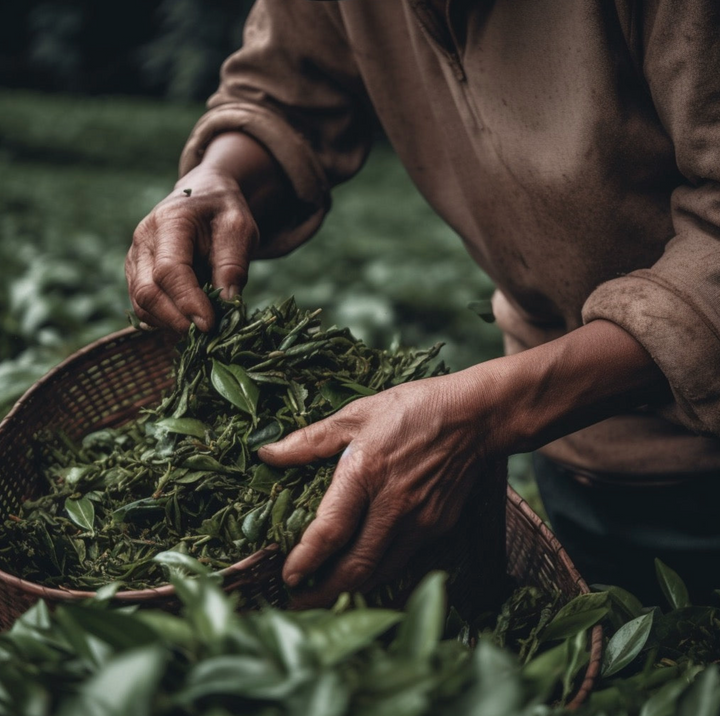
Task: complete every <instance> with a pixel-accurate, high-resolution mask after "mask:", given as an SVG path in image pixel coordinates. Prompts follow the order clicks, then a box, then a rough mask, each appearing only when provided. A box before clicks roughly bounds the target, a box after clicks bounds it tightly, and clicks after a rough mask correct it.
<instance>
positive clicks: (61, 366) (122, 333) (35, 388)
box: [0, 326, 142, 434]
mask: <svg viewBox="0 0 720 716" xmlns="http://www.w3.org/2000/svg"><path fill="white" fill-rule="evenodd" d="M140 333H142V331H140V330H138V329H137V328H133V326H128V327H127V328H123V329H121V330H119V331H115V332H114V333H110V334H108V335H107V336H103V337H102V338H98V339H97V340H96V341H93V342H92V343H88V345H86V346H83V347H82V348H79V349H78V350H76V351H75V352H74V353H72V354H71V355H69V356H68V357H67V358H65V359H64V360H63V361H61V362H60V363H58V364H57V365H56V366H55V367H54V368H51V369H50V370H49V371H48V372H47V373H45V375H44V376H42V378H39V379H38V380H36V381H35V382H34V383H33V384H32V385H31V386H30V387H29V388H28V389H27V390H26V391H25V392H24V393H23V394H22V395H21V396H20V397H19V398H18V399H17V401H15V404H14V405H13V407H12V408H11V409H10V412H9V413H8V414H7V415H6V416H5V417H4V418H3V419H2V420H0V434H2V432H3V430H5V428H6V426H7V425H8V423H10V420H11V419H12V418H14V417H15V415H16V413H18V412H20V411H21V410H22V408H23V406H24V404H25V403H26V402H28V401H29V400H30V399H31V398H32V397H33V396H34V395H35V393H37V392H40V391H41V390H43V388H45V386H46V385H47V384H48V383H52V381H53V380H54V379H55V377H56V376H58V375H62V374H63V372H64V371H65V369H66V368H67V367H68V365H71V364H72V363H74V362H75V361H77V360H78V358H81V357H82V356H85V355H87V354H88V353H92V352H93V351H95V350H97V349H98V348H101V347H102V346H103V345H105V344H109V343H114V342H115V341H117V340H121V339H123V338H125V337H126V336H129V335H135V334H140Z"/></svg>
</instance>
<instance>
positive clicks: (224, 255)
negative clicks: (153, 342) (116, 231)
mask: <svg viewBox="0 0 720 716" xmlns="http://www.w3.org/2000/svg"><path fill="white" fill-rule="evenodd" d="M185 190H191V191H190V193H189V195H188V193H187V192H186V191H185ZM257 242H258V229H257V225H256V223H255V220H254V218H253V216H252V214H251V212H250V208H249V207H248V203H247V201H246V200H245V198H244V196H243V194H242V193H241V191H240V189H239V187H238V182H237V181H236V179H235V178H234V177H233V176H232V175H231V174H229V173H227V172H225V171H223V170H222V169H218V168H216V167H210V168H208V167H207V166H204V165H203V164H200V165H199V166H197V167H196V168H195V169H193V170H192V171H191V172H189V173H188V174H186V175H185V176H184V177H183V178H182V179H181V180H180V181H179V182H178V183H177V184H176V185H175V190H174V191H173V192H172V193H171V194H170V195H169V196H168V197H167V198H166V199H164V200H163V201H162V202H160V204H158V205H157V206H156V207H155V208H154V209H153V210H152V211H151V212H150V214H148V216H146V217H145V218H144V219H143V220H142V221H141V222H140V224H139V226H138V227H137V229H136V231H135V234H134V237H133V243H132V246H131V248H130V251H129V252H128V256H127V260H126V261H125V273H126V276H127V281H128V289H129V292H130V300H131V302H132V305H133V308H134V309H135V313H136V314H137V316H138V318H139V319H140V320H141V321H143V322H144V323H147V324H148V325H150V326H156V327H160V328H171V329H173V330H175V331H177V332H178V333H184V332H186V331H187V330H188V328H189V327H190V322H191V321H192V322H193V323H195V325H196V326H197V327H198V328H199V329H200V330H201V331H207V330H209V329H210V327H211V326H212V324H213V321H214V315H213V310H212V307H211V305H210V301H209V300H208V298H207V296H206V295H205V293H204V292H203V291H202V289H201V287H200V283H199V281H198V276H197V273H196V271H198V270H200V271H203V272H206V273H207V275H209V276H211V280H212V284H213V286H214V287H216V288H222V289H223V294H222V295H223V296H224V297H225V298H232V297H233V296H235V295H237V294H238V293H239V292H240V291H241V290H242V288H243V287H244V285H245V283H246V281H247V271H248V263H249V260H250V255H251V254H252V252H253V251H254V249H255V247H256V245H257Z"/></svg>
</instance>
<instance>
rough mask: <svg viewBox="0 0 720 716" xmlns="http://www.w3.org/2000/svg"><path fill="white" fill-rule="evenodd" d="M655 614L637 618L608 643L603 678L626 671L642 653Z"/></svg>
mask: <svg viewBox="0 0 720 716" xmlns="http://www.w3.org/2000/svg"><path fill="white" fill-rule="evenodd" d="M653 616H654V612H649V613H648V614H644V615H643V616H640V617H637V618H635V619H633V620H632V621H630V622H628V623H627V624H625V625H624V626H622V627H620V629H618V630H617V631H616V632H615V634H613V636H612V639H610V641H609V642H608V645H607V647H606V649H605V653H604V657H603V668H602V674H603V676H605V677H607V676H612V675H613V674H616V673H617V672H618V671H620V670H621V669H624V668H625V667H626V666H627V665H628V664H630V662H632V661H633V659H635V657H636V656H637V655H638V654H639V653H640V652H641V651H642V649H643V647H644V646H645V643H646V642H647V640H648V637H649V636H650V630H651V629H652V623H653Z"/></svg>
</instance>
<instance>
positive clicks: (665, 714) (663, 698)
mask: <svg viewBox="0 0 720 716" xmlns="http://www.w3.org/2000/svg"><path fill="white" fill-rule="evenodd" d="M688 686H689V682H688V680H687V678H686V677H685V676H684V675H683V676H682V677H681V678H679V679H674V680H673V681H669V682H668V683H666V684H664V685H663V686H662V687H661V688H660V689H658V690H657V691H656V692H655V693H654V694H653V695H652V696H651V697H650V698H649V699H648V700H647V701H646V702H645V703H644V704H643V707H642V709H641V710H640V716H678V710H677V704H678V699H679V698H680V697H681V696H682V694H683V692H684V691H686V690H687V688H688ZM693 716H695V714H693ZM713 716H715V714H713Z"/></svg>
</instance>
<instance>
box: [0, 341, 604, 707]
mask: <svg viewBox="0 0 720 716" xmlns="http://www.w3.org/2000/svg"><path fill="white" fill-rule="evenodd" d="M174 356H175V351H174V346H173V344H172V343H170V342H169V340H168V338H167V337H166V336H165V335H164V334H163V333H160V332H140V331H136V330H134V329H132V328H129V329H126V330H123V331H119V332H118V333H114V334H112V335H110V336H107V337H106V338H102V339H100V340H99V341H96V342H95V343H93V344H91V345H89V346H87V347H86V348H83V349H82V350H80V351H78V352H77V353H75V354H74V355H73V356H71V357H70V358H68V359H67V360H65V361H64V362H63V363H61V364H60V365H59V366H57V367H56V368H55V369H53V370H52V371H51V372H50V373H48V374H47V375H46V376H45V377H44V378H42V379H41V380H40V381H38V382H37V383H36V384H35V385H34V386H33V387H32V388H31V389H30V390H28V392H27V393H26V394H25V395H24V396H23V397H22V398H21V399H20V400H19V401H18V402H17V404H16V405H15V406H14V408H13V409H12V411H11V412H10V413H9V414H8V415H7V417H6V418H5V419H4V420H3V421H2V423H0V456H2V459H0V520H4V519H5V518H6V517H7V516H8V515H10V514H15V513H17V511H18V509H19V507H20V505H21V504H22V502H24V501H25V500H26V499H31V498H33V497H36V496H37V495H38V493H39V490H40V489H41V480H40V477H39V472H40V469H39V465H38V458H37V454H36V453H37V451H36V449H35V447H34V442H35V436H36V435H37V434H38V432H40V431H42V430H44V429H53V430H56V429H58V428H61V429H62V430H64V431H65V433H66V434H67V435H68V437H70V438H71V439H73V440H79V439H81V438H82V437H83V436H84V435H86V434H87V433H89V432H93V431H96V430H100V429H102V428H103V427H110V426H118V425H121V424H122V423H124V422H126V421H127V420H130V419H132V418H134V417H136V416H137V414H138V412H139V411H140V409H141V408H143V407H145V406H148V405H153V404H156V403H157V402H159V399H160V396H161V394H162V393H163V392H164V391H165V390H167V389H168V388H169V387H170V386H171V385H172V382H173V378H172V365H173V359H174ZM506 505H507V507H506V514H505V518H506V525H507V526H506V528H505V535H506V539H505V547H506V556H507V564H506V569H507V573H508V574H510V575H511V576H512V577H514V578H515V580H516V581H517V582H518V583H519V584H521V585H530V586H536V587H540V588H543V589H558V590H560V591H561V592H562V593H563V594H564V595H565V596H566V597H567V599H568V600H569V599H571V598H572V597H575V596H577V595H579V594H583V593H587V592H588V591H589V589H588V587H587V585H586V584H585V582H584V581H583V580H582V578H581V576H580V575H579V573H578V572H577V570H576V569H575V567H574V566H573V564H572V562H571V561H570V558H569V557H568V556H567V554H566V552H565V550H564V549H563V548H562V547H561V545H560V544H559V543H558V541H557V539H556V538H555V537H554V535H553V534H552V532H550V530H549V529H548V528H547V527H546V526H545V525H544V524H543V522H542V520H541V519H540V518H539V517H538V516H537V515H536V514H535V513H534V512H533V511H532V509H531V508H530V507H529V506H528V505H527V503H525V502H524V501H523V500H522V499H521V498H520V497H519V496H518V494H517V493H516V492H515V491H514V490H512V488H510V487H508V488H507V502H506ZM476 546H477V545H476ZM471 551H472V550H471ZM282 561H283V555H282V554H281V553H280V552H279V550H278V549H277V548H276V547H274V546H271V547H269V548H267V549H264V550H261V551H259V552H257V553H255V554H253V555H251V556H250V557H248V558H246V559H244V560H242V561H241V562H238V563H237V564H235V565H233V566H232V567H229V568H228V569H226V570H224V571H223V577H224V588H225V589H226V590H228V591H232V590H241V591H242V594H243V597H244V598H246V599H247V600H248V601H250V602H252V601H258V600H261V601H263V602H266V603H270V604H274V605H281V604H282V603H283V600H284V595H285V590H284V588H283V586H282V581H281V578H280V573H281V568H282ZM91 596H93V593H92V592H88V591H79V590H72V589H62V588H48V587H44V586H42V585H41V584H36V583H32V582H28V581H26V580H23V579H20V578H18V577H15V576H13V575H10V574H7V573H5V572H2V571H0V628H2V629H5V628H8V627H9V626H10V625H11V624H12V623H13V622H14V621H15V619H17V617H18V616H20V615H21V614H22V613H23V612H24V611H25V610H27V609H28V608H29V607H30V606H32V604H34V603H35V602H36V601H37V600H38V599H44V600H45V601H46V602H47V603H48V604H49V605H50V606H53V605H55V604H58V603H60V602H64V601H68V600H78V599H85V598H87V597H91ZM115 599H116V600H117V601H118V602H122V603H126V604H127V603H133V604H141V605H143V606H150V607H157V608H164V609H174V608H176V607H177V600H176V597H175V592H174V588H173V587H172V585H169V584H168V585H163V586H160V587H158V588H156V589H145V590H141V591H131V590H125V591H120V592H118V593H117V594H116V596H115ZM601 650H602V630H601V628H600V627H599V626H598V627H595V629H594V630H593V632H592V637H591V653H590V662H589V665H588V668H587V671H586V675H585V679H584V681H583V684H582V686H581V688H580V690H579V691H578V693H577V694H576V695H575V697H574V699H573V701H572V702H571V703H570V705H569V706H570V707H571V708H573V707H577V706H578V705H579V704H580V703H582V702H583V701H584V699H585V698H586V697H587V695H588V693H589V692H590V690H591V689H592V686H593V683H594V681H595V678H596V677H597V674H598V672H599V669H600V657H601Z"/></svg>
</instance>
